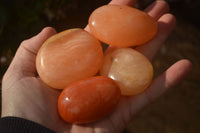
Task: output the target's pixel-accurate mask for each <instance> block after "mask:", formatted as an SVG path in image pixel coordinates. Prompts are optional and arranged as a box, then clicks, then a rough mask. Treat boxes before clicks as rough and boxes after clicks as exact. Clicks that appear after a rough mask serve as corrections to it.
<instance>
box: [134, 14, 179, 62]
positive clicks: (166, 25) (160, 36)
mask: <svg viewBox="0 0 200 133" xmlns="http://www.w3.org/2000/svg"><path fill="white" fill-rule="evenodd" d="M175 25H176V19H175V17H174V16H173V15H171V14H164V15H163V16H162V17H160V19H159V20H158V33H157V34H156V36H155V37H154V38H153V39H152V40H151V41H149V42H148V43H146V44H143V45H141V46H138V47H136V50H138V51H139V52H141V53H142V54H144V55H145V56H146V57H147V58H148V59H149V60H152V59H153V57H154V56H155V54H156V53H157V51H158V50H159V49H160V47H161V45H162V44H163V43H164V41H165V40H166V39H167V37H168V35H169V34H170V33H171V31H172V30H173V29H174V27H175Z"/></svg>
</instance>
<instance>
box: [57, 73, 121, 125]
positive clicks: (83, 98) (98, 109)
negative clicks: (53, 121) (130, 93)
mask: <svg viewBox="0 0 200 133" xmlns="http://www.w3.org/2000/svg"><path fill="white" fill-rule="evenodd" d="M120 96H121V94H120V89H119V87H118V86H117V85H116V83H115V82H114V81H113V80H112V79H110V78H108V77H104V76H97V77H92V78H88V79H85V80H81V81H78V82H75V83H73V84H72V85H70V86H68V87H67V88H65V89H64V90H63V91H62V93H61V94H60V96H59V99H58V112H59V114H60V116H61V118H62V119H63V120H65V121H66V122H70V123H75V124H81V123H89V122H93V121H97V120H100V119H102V118H103V117H105V116H106V115H108V114H109V113H111V112H112V111H113V109H114V108H115V107H116V105H117V104H118V102H119V99H120Z"/></svg>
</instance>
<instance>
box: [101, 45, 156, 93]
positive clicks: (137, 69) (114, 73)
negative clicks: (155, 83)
mask: <svg viewBox="0 0 200 133" xmlns="http://www.w3.org/2000/svg"><path fill="white" fill-rule="evenodd" d="M100 75H103V76H108V77H110V78H112V79H113V80H114V81H115V82H116V83H117V85H118V86H119V87H120V89H121V93H122V95H137V94H139V93H142V92H143V91H144V90H145V89H146V88H147V87H148V86H149V85H150V83H151V81H152V78H153V67H152V64H151V63H150V62H149V60H148V59H147V58H146V57H145V56H144V55H142V54H141V53H139V52H138V51H136V50H134V49H132V48H116V49H110V50H109V51H107V53H106V55H105V57H104V61H103V66H102V68H101V70H100Z"/></svg>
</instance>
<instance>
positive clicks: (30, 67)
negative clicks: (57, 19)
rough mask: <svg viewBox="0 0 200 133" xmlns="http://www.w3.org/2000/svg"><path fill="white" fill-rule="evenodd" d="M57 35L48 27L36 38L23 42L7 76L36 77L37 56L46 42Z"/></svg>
mask: <svg viewBox="0 0 200 133" xmlns="http://www.w3.org/2000/svg"><path fill="white" fill-rule="evenodd" d="M54 34H56V31H55V29H54V28H51V27H46V28H44V29H43V30H42V31H41V32H40V33H39V34H37V35H36V36H34V37H32V38H30V39H27V40H25V41H23V42H22V43H21V44H20V46H19V48H18V50H17V52H16V54H15V57H14V58H13V61H12V62H11V64H10V66H9V68H8V70H7V72H6V74H8V75H9V73H10V74H11V75H12V74H17V75H18V76H20V77H22V76H35V75H36V67H35V60H36V55H37V52H38V50H39V49H40V47H41V46H42V44H43V43H44V41H46V40H47V39H48V38H49V37H51V36H52V35H54Z"/></svg>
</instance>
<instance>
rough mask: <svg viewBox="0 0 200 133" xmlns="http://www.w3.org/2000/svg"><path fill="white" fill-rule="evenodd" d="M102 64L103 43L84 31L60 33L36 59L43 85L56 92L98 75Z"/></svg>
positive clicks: (48, 42) (47, 42)
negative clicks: (73, 83) (54, 89)
mask: <svg viewBox="0 0 200 133" xmlns="http://www.w3.org/2000/svg"><path fill="white" fill-rule="evenodd" d="M102 62H103V51H102V47H101V44H100V42H99V41H98V40H97V39H96V38H94V37H93V36H92V35H90V34H89V33H88V32H86V31H85V30H83V29H71V30H66V31H63V32H61V33H58V34H56V35H54V36H52V37H50V38H49V39H48V40H47V41H45V42H44V44H43V45H42V47H41V48H40V50H39V52H38V55H37V58H36V68H37V72H38V74H39V76H40V78H41V79H42V81H43V82H44V83H46V84H47V85H48V86H50V87H52V88H56V89H64V88H65V87H66V86H67V85H69V84H71V83H72V82H75V81H77V80H81V79H84V78H87V77H91V76H93V75H95V74H96V73H97V72H98V71H99V69H100V67H101V65H102Z"/></svg>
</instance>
